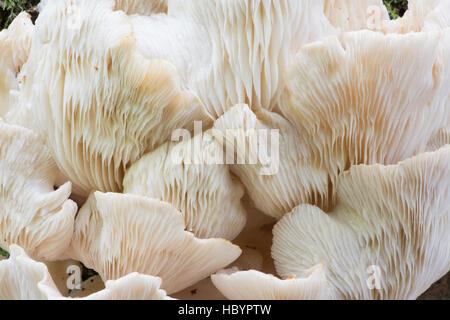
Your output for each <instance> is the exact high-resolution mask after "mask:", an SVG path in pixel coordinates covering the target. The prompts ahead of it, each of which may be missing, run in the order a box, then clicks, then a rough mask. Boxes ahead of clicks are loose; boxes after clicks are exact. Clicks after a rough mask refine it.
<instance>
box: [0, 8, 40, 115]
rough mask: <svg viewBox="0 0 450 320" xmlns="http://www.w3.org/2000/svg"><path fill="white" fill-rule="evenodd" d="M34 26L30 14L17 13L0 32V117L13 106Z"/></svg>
mask: <svg viewBox="0 0 450 320" xmlns="http://www.w3.org/2000/svg"><path fill="white" fill-rule="evenodd" d="M33 32H34V26H33V23H32V22H31V19H30V15H29V14H28V13H26V12H22V13H21V14H19V15H18V16H17V17H16V18H15V19H14V20H13V22H12V23H11V25H10V26H9V28H8V29H6V30H3V31H1V32H0V117H3V116H5V114H6V113H7V112H8V111H9V110H10V109H11V108H13V106H14V104H15V103H16V100H15V99H16V95H17V91H18V90H19V86H20V84H21V82H22V81H23V79H22V78H21V77H20V76H19V74H20V70H21V68H22V66H23V65H24V64H25V62H26V61H27V59H28V54H29V52H30V49H31V39H32V36H33Z"/></svg>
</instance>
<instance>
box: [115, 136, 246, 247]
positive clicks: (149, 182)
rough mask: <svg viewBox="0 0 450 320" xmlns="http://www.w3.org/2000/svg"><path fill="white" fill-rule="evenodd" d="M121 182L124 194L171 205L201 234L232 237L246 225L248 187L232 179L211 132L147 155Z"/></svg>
mask: <svg viewBox="0 0 450 320" xmlns="http://www.w3.org/2000/svg"><path fill="white" fill-rule="evenodd" d="M123 184H124V193H131V194H137V195H143V196H147V197H149V198H154V199H160V200H162V201H166V202H169V203H171V204H172V205H173V206H174V207H175V208H177V209H178V210H180V211H181V212H183V213H184V215H185V219H186V227H187V229H188V230H190V231H192V232H193V233H194V234H195V235H196V236H197V237H199V238H224V239H228V240H232V239H234V238H235V237H236V236H237V235H238V234H239V233H240V232H241V231H242V229H243V228H244V226H245V222H246V213H245V210H244V207H243V206H242V204H241V198H242V197H243V195H244V187H243V186H242V184H241V183H240V182H239V181H238V180H236V179H233V178H232V176H231V174H230V172H229V170H228V166H227V165H225V164H224V160H223V147H222V145H221V144H219V143H217V142H216V140H214V138H213V136H212V135H211V134H210V132H209V131H208V132H205V133H202V134H198V135H196V136H195V137H193V138H191V139H189V140H186V141H183V142H180V143H174V142H169V143H166V144H164V145H163V146H161V147H160V148H158V149H156V150H155V151H153V152H151V153H149V154H147V155H145V156H143V157H142V158H141V159H140V160H139V161H137V162H136V163H135V164H134V165H133V166H132V167H131V168H130V169H129V170H128V171H127V172H126V175H125V178H124V183H123Z"/></svg>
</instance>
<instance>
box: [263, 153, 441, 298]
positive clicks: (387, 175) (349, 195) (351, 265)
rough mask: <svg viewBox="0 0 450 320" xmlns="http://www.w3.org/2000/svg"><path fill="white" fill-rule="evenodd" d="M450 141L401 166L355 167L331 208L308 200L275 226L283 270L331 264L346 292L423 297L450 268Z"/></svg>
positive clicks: (331, 277)
mask: <svg viewBox="0 0 450 320" xmlns="http://www.w3.org/2000/svg"><path fill="white" fill-rule="evenodd" d="M449 163H450V147H449V146H447V147H444V148H442V149H440V150H438V151H436V152H433V153H424V154H420V155H418V156H416V157H414V158H411V159H408V160H406V161H404V162H401V163H400V164H398V165H392V166H381V165H371V166H367V165H361V166H354V167H352V168H351V169H350V170H349V171H347V172H345V173H343V174H342V175H341V176H340V178H339V181H338V185H337V206H336V209H335V210H333V211H332V212H330V213H329V214H326V213H324V212H323V211H321V210H320V209H319V208H317V207H314V206H310V205H301V206H299V207H297V208H296V209H294V210H293V212H292V213H290V214H288V215H286V216H285V217H283V219H282V220H280V221H279V222H278V224H277V225H276V226H275V228H274V231H273V234H274V240H273V247H272V256H273V258H274V259H275V266H276V268H277V271H278V273H279V274H280V275H281V276H283V277H287V276H290V275H296V276H298V277H302V276H303V274H304V272H305V270H308V269H309V268H311V267H312V266H314V265H316V264H317V263H319V262H323V263H324V264H325V266H326V270H325V272H326V276H327V280H328V283H329V284H330V286H331V288H332V292H334V295H335V296H336V297H337V298H339V299H416V298H417V297H418V296H419V295H420V294H421V293H423V292H424V291H425V290H426V289H427V288H428V287H429V286H431V285H432V284H433V283H434V282H435V281H437V280H438V279H440V278H441V277H442V276H444V275H445V274H446V273H447V272H448V271H449V270H450V234H449V232H448V230H449V229H450V219H449V218H450V211H449V208H450V166H449Z"/></svg>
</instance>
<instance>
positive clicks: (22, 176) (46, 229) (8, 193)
mask: <svg viewBox="0 0 450 320" xmlns="http://www.w3.org/2000/svg"><path fill="white" fill-rule="evenodd" d="M57 173H58V171H57V168H56V164H55V162H54V161H53V159H52V157H51V155H50V151H49V150H48V149H47V147H46V146H45V145H44V144H43V141H42V139H41V138H39V137H38V136H37V135H36V134H34V133H33V132H32V131H30V130H28V129H25V128H22V127H19V126H15V125H9V124H6V123H4V122H2V121H1V120H0V247H3V244H6V245H10V244H18V245H20V246H22V247H23V248H24V249H25V251H26V252H27V254H28V255H30V256H31V257H33V259H37V260H43V259H45V260H56V259H59V258H60V257H61V256H62V255H63V254H64V252H65V250H66V249H67V247H68V246H69V244H70V239H71V236H72V233H73V228H74V218H75V214H76V212H77V205H76V204H75V203H74V202H73V201H71V200H69V199H68V198H69V196H70V194H71V183H70V182H67V183H65V184H64V185H62V186H61V187H60V188H58V189H57V190H55V189H54V185H55V181H56V176H57Z"/></svg>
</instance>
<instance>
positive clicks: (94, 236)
mask: <svg viewBox="0 0 450 320" xmlns="http://www.w3.org/2000/svg"><path fill="white" fill-rule="evenodd" d="M184 229H185V224H184V217H183V215H182V213H180V212H179V211H177V210H176V209H175V208H174V207H172V206H171V205H170V204H168V203H165V202H161V201H158V200H153V199H150V198H147V197H141V196H135V195H123V194H112V193H109V194H104V193H100V192H96V193H94V194H92V195H91V196H90V197H89V199H88V201H87V203H86V204H85V205H84V206H83V207H82V208H81V209H80V211H79V213H78V215H77V219H76V224H75V233H74V236H73V239H72V244H71V250H70V251H71V256H72V258H74V259H76V260H79V261H81V262H83V264H84V265H85V266H87V267H89V268H92V269H94V270H96V271H97V272H98V273H99V274H100V276H101V277H102V279H103V280H105V281H106V280H111V279H112V280H114V279H118V278H120V277H122V276H124V275H126V274H129V273H132V272H139V273H143V274H148V275H152V276H158V277H160V278H161V279H162V281H163V284H162V288H163V289H165V290H166V291H167V293H169V294H170V293H173V292H177V291H180V290H182V289H184V288H186V287H188V286H190V285H191V284H194V283H196V282H198V281H200V280H202V279H204V278H206V277H208V276H209V275H211V274H212V273H214V272H216V271H218V270H220V269H221V268H223V267H225V266H227V265H228V264H230V263H231V262H233V261H234V260H236V259H237V258H238V257H239V255H240V254H241V250H240V249H239V247H237V246H234V245H233V244H231V243H230V242H228V241H226V240H223V239H204V240H201V239H197V238H195V237H194V235H193V234H192V233H190V232H187V231H185V230H184Z"/></svg>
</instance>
